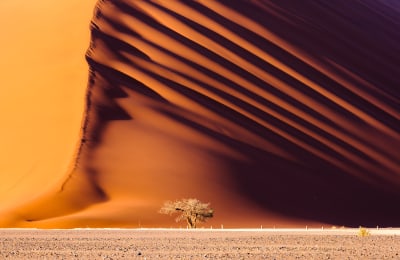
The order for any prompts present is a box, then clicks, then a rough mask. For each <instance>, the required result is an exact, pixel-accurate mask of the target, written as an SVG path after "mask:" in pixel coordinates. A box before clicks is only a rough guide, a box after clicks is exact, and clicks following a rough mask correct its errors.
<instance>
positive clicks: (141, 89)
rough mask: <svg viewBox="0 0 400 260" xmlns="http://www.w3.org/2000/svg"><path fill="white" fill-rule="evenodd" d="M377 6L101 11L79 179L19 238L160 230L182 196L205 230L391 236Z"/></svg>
mask: <svg viewBox="0 0 400 260" xmlns="http://www.w3.org/2000/svg"><path fill="white" fill-rule="evenodd" d="M383 2H385V1H382V3H381V4H380V3H378V2H377V1H362V2H359V1H345V0H339V1H335V3H327V2H326V1H322V0H320V1H319V0H317V1H312V2H307V3H300V2H298V1H289V0H284V1H268V0H254V1H240V0H237V1H207V0H200V1H167V0H165V1H163V0H160V1H129V0H119V1H112V0H103V1H99V2H98V3H97V5H96V8H95V12H94V17H93V19H92V23H91V31H92V38H91V43H90V47H89V49H88V51H87V55H86V56H87V61H88V63H89V66H90V72H89V83H88V89H87V97H86V105H87V107H86V114H85V121H84V125H83V135H82V140H81V146H80V149H79V153H78V156H77V158H76V161H75V168H74V170H73V171H72V172H71V174H70V175H69V176H68V177H67V178H65V180H64V183H63V185H62V190H61V191H59V192H58V193H57V194H56V195H55V196H49V197H47V198H45V199H43V200H40V201H38V202H37V203H38V204H35V203H34V204H31V205H29V206H28V207H26V208H24V209H22V212H23V215H24V218H26V219H28V218H29V221H25V222H24V221H23V220H22V222H20V225H25V226H44V227H53V226H54V227H55V226H62V227H74V226H85V225H90V226H130V227H138V226H170V225H171V219H170V218H168V217H165V216H162V215H159V214H157V210H158V208H159V207H160V206H161V205H162V203H163V201H164V200H171V199H177V198H181V197H196V198H198V199H200V200H202V201H209V202H211V203H212V206H213V207H214V208H215V212H216V215H215V218H214V219H212V220H211V221H210V223H209V225H220V224H224V225H226V226H227V227H229V226H231V227H249V226H259V225H264V226H268V225H281V226H300V225H304V224H309V225H313V224H320V223H329V224H334V225H348V226H359V225H375V226H376V225H380V226H382V225H395V224H396V223H397V224H398V219H399V217H400V216H399V213H398V211H397V210H396V209H394V208H393V205H394V204H396V203H398V202H399V201H400V192H399V187H400V176H399V172H400V171H399V170H400V157H399V153H398V147H399V146H400V135H399V130H400V126H399V124H398V122H399V119H400V112H399V91H398V88H399V86H400V84H399V83H400V81H399V79H398V75H399V73H400V67H399V66H398V64H399V57H398V55H396V54H397V53H400V46H399V45H398V42H400V30H399V27H400V18H399V17H400V14H399V12H398V9H396V8H393V7H391V2H390V1H386V2H385V3H383ZM82 194H85V195H84V196H81V195H82ZM49 203H51V204H57V205H60V206H59V207H60V208H59V209H55V210H50V209H48V210H46V207H44V206H43V205H47V204H49ZM64 205H65V206H64ZM371 211H372V212H371ZM32 216H35V217H32ZM21 223H22V224H21Z"/></svg>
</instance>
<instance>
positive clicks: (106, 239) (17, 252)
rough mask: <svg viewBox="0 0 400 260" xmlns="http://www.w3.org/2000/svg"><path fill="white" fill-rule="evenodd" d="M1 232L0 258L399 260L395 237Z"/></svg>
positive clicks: (351, 233) (321, 233)
mask: <svg viewBox="0 0 400 260" xmlns="http://www.w3.org/2000/svg"><path fill="white" fill-rule="evenodd" d="M357 231H358V230H357V229H354V230H325V231H321V230H320V231H318V230H272V229H271V230H267V229H263V230H217V229H214V230H209V229H198V230H176V229H73V230H39V229H3V230H0V259H400V234H399V232H384V231H382V232H375V231H374V232H371V235H370V236H367V237H358V236H357Z"/></svg>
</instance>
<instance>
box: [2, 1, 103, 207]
mask: <svg viewBox="0 0 400 260" xmlns="http://www.w3.org/2000/svg"><path fill="white" fill-rule="evenodd" d="M95 2H96V1H95V0H85V1H82V0H67V1H53V0H40V1H23V0H2V1H0V24H2V26H1V27H0V33H1V35H2V37H1V41H0V57H1V59H0V72H1V77H0V87H1V94H0V117H1V127H0V204H1V205H2V206H1V207H2V208H7V207H8V206H16V205H20V204H21V203H24V202H26V201H27V200H30V199H32V198H34V197H36V196H38V195H39V194H41V193H43V192H46V191H48V190H49V189H50V188H52V187H54V186H55V184H56V183H58V182H60V181H61V180H63V179H65V177H66V174H67V173H68V171H69V169H70V167H71V163H72V161H73V158H74V153H75V152H76V149H77V141H78V140H79V135H80V128H81V122H82V114H83V111H84V101H85V99H84V96H85V91H86V85H87V77H88V76H87V75H88V66H87V63H86V61H85V59H84V54H85V51H86V49H87V46H88V42H89V40H90V35H89V34H90V33H89V22H90V19H91V17H92V13H93V7H94V5H95Z"/></svg>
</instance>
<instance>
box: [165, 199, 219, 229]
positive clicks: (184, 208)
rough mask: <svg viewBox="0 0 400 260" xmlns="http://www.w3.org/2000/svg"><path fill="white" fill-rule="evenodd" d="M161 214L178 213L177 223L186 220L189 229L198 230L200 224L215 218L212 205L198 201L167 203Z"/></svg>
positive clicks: (187, 200)
mask: <svg viewBox="0 0 400 260" xmlns="http://www.w3.org/2000/svg"><path fill="white" fill-rule="evenodd" d="M159 213H161V214H167V215H172V214H175V213H178V216H177V217H176V219H175V220H176V222H179V221H181V220H186V222H187V224H188V227H189V228H196V226H197V223H198V222H205V221H207V219H209V218H212V217H213V216H214V210H213V209H212V208H210V203H203V202H201V201H199V200H198V199H181V200H176V201H166V202H165V203H164V205H163V206H162V208H161V209H160V211H159Z"/></svg>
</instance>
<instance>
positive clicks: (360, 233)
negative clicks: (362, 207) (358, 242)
mask: <svg viewBox="0 0 400 260" xmlns="http://www.w3.org/2000/svg"><path fill="white" fill-rule="evenodd" d="M369 235H371V233H370V232H369V230H368V229H366V228H364V227H360V228H359V229H358V236H359V237H367V236H369Z"/></svg>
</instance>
